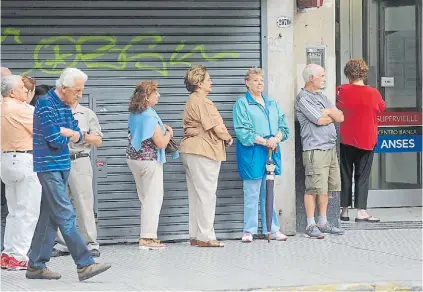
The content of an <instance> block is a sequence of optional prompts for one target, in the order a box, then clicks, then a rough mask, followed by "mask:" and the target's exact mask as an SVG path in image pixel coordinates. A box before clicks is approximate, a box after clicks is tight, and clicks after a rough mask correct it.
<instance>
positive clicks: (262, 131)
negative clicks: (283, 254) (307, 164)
mask: <svg viewBox="0 0 423 292" xmlns="http://www.w3.org/2000/svg"><path fill="white" fill-rule="evenodd" d="M263 77H264V73H263V70H262V69H260V68H252V69H250V70H248V72H247V74H246V75H245V84H246V86H247V92H246V93H245V96H243V97H241V98H240V99H238V101H237V102H236V103H235V105H234V108H233V120H234V128H235V133H236V138H237V143H236V157H237V163H238V171H239V174H240V176H241V179H242V180H243V189H244V234H243V235H242V242H246V243H247V242H252V241H253V235H255V234H257V229H258V204H259V201H260V213H261V225H262V233H263V234H266V233H267V228H266V213H265V212H266V210H265V206H266V162H267V160H268V158H269V152H268V149H269V148H271V149H272V150H276V151H273V155H272V157H273V161H274V163H275V164H276V170H275V174H276V175H280V174H281V151H280V147H279V143H280V142H282V141H285V140H286V139H288V136H289V129H288V126H287V125H286V122H285V114H284V113H283V112H282V111H281V109H280V106H279V104H278V102H277V101H275V100H273V99H271V98H269V97H267V96H264V95H263V89H264V80H263ZM279 229H280V225H279V220H278V215H277V213H276V211H275V209H274V208H273V215H272V229H271V231H270V232H271V239H274V240H277V241H285V240H287V237H286V236H285V235H284V234H283V233H281V232H280V231H279Z"/></svg>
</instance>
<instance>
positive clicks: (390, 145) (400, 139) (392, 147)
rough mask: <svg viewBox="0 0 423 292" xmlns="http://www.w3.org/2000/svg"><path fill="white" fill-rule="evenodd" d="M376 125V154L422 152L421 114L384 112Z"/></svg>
mask: <svg viewBox="0 0 423 292" xmlns="http://www.w3.org/2000/svg"><path fill="white" fill-rule="evenodd" d="M378 123H379V137H378V143H377V146H376V149H375V152H376V153H395V152H422V113H421V112H384V113H382V114H380V115H379V116H378Z"/></svg>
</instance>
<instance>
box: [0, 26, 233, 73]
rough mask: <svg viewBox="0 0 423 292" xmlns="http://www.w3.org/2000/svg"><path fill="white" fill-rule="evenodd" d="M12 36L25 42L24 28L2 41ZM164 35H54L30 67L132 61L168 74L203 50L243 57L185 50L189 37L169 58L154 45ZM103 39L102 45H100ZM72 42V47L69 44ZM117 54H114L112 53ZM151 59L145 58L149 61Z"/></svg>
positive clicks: (56, 69) (116, 65) (111, 65)
mask: <svg viewBox="0 0 423 292" xmlns="http://www.w3.org/2000/svg"><path fill="white" fill-rule="evenodd" d="M8 36H13V38H14V41H15V42H16V43H17V44H22V42H21V40H20V30H18V29H14V28H6V29H4V30H3V33H2V37H1V44H3V43H4V42H5V41H6V39H7V37H8ZM162 40H163V37H162V36H160V35H158V34H155V33H147V34H144V35H139V36H135V37H133V38H132V39H131V40H130V42H129V43H128V44H126V45H124V46H123V47H118V46H117V38H116V37H114V36H81V37H73V36H53V37H49V38H42V39H41V40H40V41H39V42H38V43H37V45H36V46H35V48H34V54H33V57H34V66H33V68H31V69H30V70H29V71H33V70H40V71H42V72H43V73H45V74H49V75H57V74H60V72H61V71H62V69H63V68H65V67H77V65H78V64H80V63H82V64H84V65H85V67H86V68H91V69H101V68H105V69H112V70H125V69H126V68H128V64H133V66H134V67H135V68H137V69H140V70H151V71H155V72H158V73H159V74H161V75H162V76H168V74H169V71H168V69H169V67H171V66H176V65H183V66H191V62H189V58H190V57H192V56H193V55H194V54H199V55H200V56H201V57H202V58H203V59H204V60H205V61H208V62H209V61H218V60H221V59H225V58H239V56H240V54H239V53H236V52H220V53H216V54H213V55H208V54H207V53H206V48H205V46H204V45H201V44H200V45H194V48H193V49H191V50H189V51H188V52H186V51H185V53H183V50H184V48H185V47H186V44H185V43H186V41H184V40H182V41H181V42H180V43H179V44H178V45H177V46H176V48H175V49H174V51H173V53H172V55H171V57H170V59H169V60H166V59H165V58H164V57H163V56H162V55H161V54H160V53H158V52H155V51H154V49H156V48H157V46H158V45H160V44H161V42H162ZM99 43H100V45H98V44H99ZM90 44H92V45H98V47H96V48H95V49H94V50H90V51H89V52H84V46H86V45H90ZM146 44H147V50H149V52H143V53H131V49H134V48H135V46H137V48H139V46H143V45H144V46H145V45H146ZM69 46H71V48H72V49H71V50H69V49H67V50H66V48H65V47H69ZM113 55H116V56H117V57H115V58H113V57H112V56H113ZM105 57H108V58H110V60H111V61H102V60H99V59H100V58H105ZM147 60H148V62H144V61H147ZM152 60H154V61H156V62H155V64H159V65H158V66H153V65H151V61H152Z"/></svg>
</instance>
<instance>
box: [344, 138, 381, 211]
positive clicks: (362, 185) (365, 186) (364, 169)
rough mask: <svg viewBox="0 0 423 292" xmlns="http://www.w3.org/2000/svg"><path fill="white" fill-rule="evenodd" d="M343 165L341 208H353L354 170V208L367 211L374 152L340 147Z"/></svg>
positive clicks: (347, 146) (348, 146)
mask: <svg viewBox="0 0 423 292" xmlns="http://www.w3.org/2000/svg"><path fill="white" fill-rule="evenodd" d="M340 148H341V149H340V150H341V153H340V158H341V159H340V160H341V161H340V165H341V207H350V206H352V183H353V170H354V184H355V187H354V207H355V208H357V209H367V198H368V195H369V184H370V173H371V170H372V163H373V156H374V151H373V150H364V149H360V148H356V147H354V146H350V145H346V144H341V145H340Z"/></svg>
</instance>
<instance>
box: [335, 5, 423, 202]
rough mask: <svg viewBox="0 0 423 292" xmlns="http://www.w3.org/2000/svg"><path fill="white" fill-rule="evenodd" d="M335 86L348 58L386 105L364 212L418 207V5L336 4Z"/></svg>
mask: <svg viewBox="0 0 423 292" xmlns="http://www.w3.org/2000/svg"><path fill="white" fill-rule="evenodd" d="M338 11H339V20H338V21H339V55H338V56H339V62H338V65H339V67H338V72H339V74H338V82H345V81H346V80H345V79H344V78H345V77H343V76H342V68H343V66H344V65H345V63H346V61H347V60H348V59H349V58H364V59H365V60H366V61H367V62H368V64H369V77H368V80H367V83H368V84H369V85H371V86H374V87H376V88H378V89H379V91H380V92H381V94H382V96H383V98H384V100H385V101H386V104H387V110H386V113H385V114H384V115H382V116H380V117H379V125H380V127H379V143H378V146H377V147H376V151H377V152H379V153H378V154H376V155H375V158H374V162H373V168H372V174H371V191H370V193H369V207H404V206H421V205H422V155H421V152H422V136H421V135H422V1H421V0H402V1H391V0H379V1H376V0H369V1H354V0H345V1H344V0H341V1H339V6H338Z"/></svg>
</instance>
